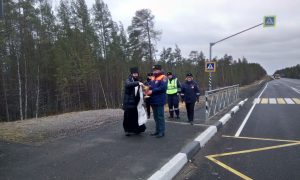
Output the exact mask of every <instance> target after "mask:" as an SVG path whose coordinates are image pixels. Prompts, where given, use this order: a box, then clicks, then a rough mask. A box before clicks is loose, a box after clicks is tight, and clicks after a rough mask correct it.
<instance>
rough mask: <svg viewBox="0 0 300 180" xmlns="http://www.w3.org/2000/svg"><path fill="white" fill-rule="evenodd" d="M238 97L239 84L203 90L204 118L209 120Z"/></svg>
mask: <svg viewBox="0 0 300 180" xmlns="http://www.w3.org/2000/svg"><path fill="white" fill-rule="evenodd" d="M238 99H239V85H238V84H237V85H233V86H227V87H223V88H220V89H214V90H211V91H205V108H206V111H205V114H206V116H205V119H206V120H209V119H210V118H212V117H214V116H215V115H216V114H218V113H219V112H220V111H222V110H223V109H224V108H226V107H228V106H230V105H231V104H233V103H234V102H236V101H237V100H238Z"/></svg>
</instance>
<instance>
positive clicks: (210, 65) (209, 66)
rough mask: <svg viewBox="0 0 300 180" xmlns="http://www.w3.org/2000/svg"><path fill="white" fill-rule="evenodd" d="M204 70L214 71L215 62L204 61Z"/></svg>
mask: <svg viewBox="0 0 300 180" xmlns="http://www.w3.org/2000/svg"><path fill="white" fill-rule="evenodd" d="M205 72H216V62H205Z"/></svg>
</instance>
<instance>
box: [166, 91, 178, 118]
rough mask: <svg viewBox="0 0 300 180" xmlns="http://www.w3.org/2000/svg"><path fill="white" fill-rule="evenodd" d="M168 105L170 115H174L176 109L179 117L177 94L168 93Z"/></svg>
mask: <svg viewBox="0 0 300 180" xmlns="http://www.w3.org/2000/svg"><path fill="white" fill-rule="evenodd" d="M168 106H169V113H170V117H171V118H173V117H174V111H175V114H176V116H177V117H179V97H178V95H177V93H176V94H168Z"/></svg>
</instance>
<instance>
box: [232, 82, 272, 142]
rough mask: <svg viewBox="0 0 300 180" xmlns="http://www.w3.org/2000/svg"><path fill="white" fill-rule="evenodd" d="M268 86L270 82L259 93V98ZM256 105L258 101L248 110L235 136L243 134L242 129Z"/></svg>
mask: <svg viewBox="0 0 300 180" xmlns="http://www.w3.org/2000/svg"><path fill="white" fill-rule="evenodd" d="M267 86H268V83H267V84H266V86H265V88H264V89H263V90H262V91H261V93H260V94H259V96H258V97H257V98H260V96H261V95H262V93H263V92H264V91H265V90H266V88H267ZM255 106H256V103H254V104H253V105H252V107H251V109H250V111H249V112H248V114H247V116H246V117H245V119H244V121H243V123H242V124H241V126H240V127H239V129H238V130H237V132H236V133H235V135H234V136H235V137H239V136H240V134H241V132H242V130H243V128H244V126H245V124H246V122H247V121H248V119H249V117H250V115H251V113H252V111H253V109H254V107H255Z"/></svg>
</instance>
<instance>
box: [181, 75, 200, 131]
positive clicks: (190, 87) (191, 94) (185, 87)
mask: <svg viewBox="0 0 300 180" xmlns="http://www.w3.org/2000/svg"><path fill="white" fill-rule="evenodd" d="M180 95H181V98H182V100H183V101H185V107H186V112H187V116H188V121H189V123H191V125H193V122H194V108H195V103H196V101H197V102H199V96H200V91H199V87H198V85H197V84H196V82H195V81H194V80H193V75H192V73H188V74H187V75H186V81H185V83H184V84H182V86H181V94H180Z"/></svg>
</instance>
